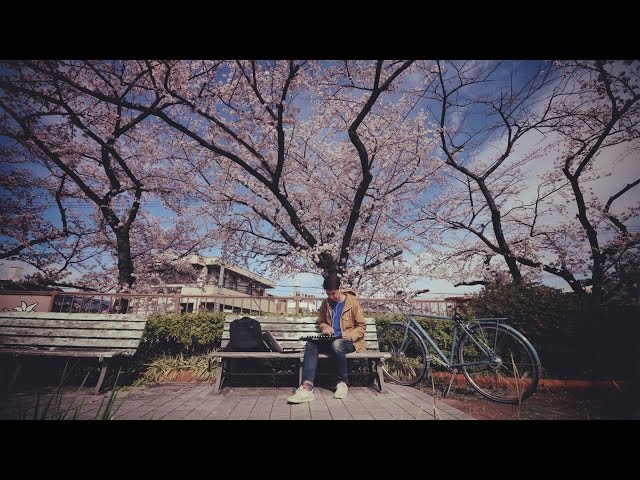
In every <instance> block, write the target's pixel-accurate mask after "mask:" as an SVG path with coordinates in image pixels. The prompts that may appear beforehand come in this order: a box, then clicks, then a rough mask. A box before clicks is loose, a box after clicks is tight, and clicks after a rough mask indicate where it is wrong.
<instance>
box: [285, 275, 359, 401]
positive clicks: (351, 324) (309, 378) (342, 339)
mask: <svg viewBox="0 0 640 480" xmlns="http://www.w3.org/2000/svg"><path fill="white" fill-rule="evenodd" d="M322 287H323V288H324V290H325V292H326V293H327V299H326V300H323V302H322V305H321V306H320V311H319V313H318V320H317V322H316V323H317V324H318V327H319V329H320V332H321V333H323V334H325V335H331V336H333V337H338V338H339V339H338V340H335V341H333V342H314V341H308V342H307V344H306V345H305V348H304V364H303V367H302V385H300V387H298V389H297V390H296V392H295V394H293V395H291V396H290V397H289V398H287V401H288V402H290V403H303V402H310V401H312V400H313V381H314V379H315V376H316V369H317V367H318V353H327V354H330V355H332V356H333V358H334V359H335V367H336V373H337V375H338V384H337V386H336V392H335V394H334V398H338V399H342V398H345V397H346V396H347V391H348V388H347V382H348V375H347V357H346V355H347V353H351V352H354V351H355V352H364V351H366V349H367V346H366V344H365V340H364V333H365V329H366V322H365V320H364V314H363V313H362V308H361V307H360V304H359V303H358V301H357V300H356V296H355V293H354V292H352V291H350V290H340V278H339V277H338V276H337V275H336V274H335V273H332V274H329V276H327V277H325V279H324V281H323V282H322ZM323 348H325V349H326V350H327V351H323V352H320V351H319V350H320V349H323Z"/></svg>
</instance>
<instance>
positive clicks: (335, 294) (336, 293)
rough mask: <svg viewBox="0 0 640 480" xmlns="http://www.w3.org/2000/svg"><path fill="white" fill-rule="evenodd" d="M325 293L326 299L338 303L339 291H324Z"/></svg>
mask: <svg viewBox="0 0 640 480" xmlns="http://www.w3.org/2000/svg"><path fill="white" fill-rule="evenodd" d="M325 292H327V298H328V299H329V300H330V301H332V302H338V301H340V298H341V295H340V290H325Z"/></svg>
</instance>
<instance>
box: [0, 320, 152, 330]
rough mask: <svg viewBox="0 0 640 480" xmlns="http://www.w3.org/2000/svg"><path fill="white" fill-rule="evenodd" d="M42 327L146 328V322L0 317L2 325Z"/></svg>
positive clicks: (0, 325)
mask: <svg viewBox="0 0 640 480" xmlns="http://www.w3.org/2000/svg"><path fill="white" fill-rule="evenodd" d="M3 326H6V327H42V326H47V327H50V328H100V329H115V330H135V331H142V330H144V328H145V326H146V324H145V323H142V322H127V321H124V320H117V321H113V322H112V321H107V320H105V321H102V322H96V321H93V320H92V321H86V320H50V319H47V320H46V321H45V320H42V319H32V318H20V317H12V318H6V317H0V327H3Z"/></svg>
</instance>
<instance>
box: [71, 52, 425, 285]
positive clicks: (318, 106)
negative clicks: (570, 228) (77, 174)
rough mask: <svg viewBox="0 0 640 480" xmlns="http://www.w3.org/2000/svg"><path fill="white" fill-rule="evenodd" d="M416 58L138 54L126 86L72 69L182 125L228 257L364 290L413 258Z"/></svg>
mask: <svg viewBox="0 0 640 480" xmlns="http://www.w3.org/2000/svg"><path fill="white" fill-rule="evenodd" d="M412 64H413V62H411V61H405V62H401V61H398V62H391V61H390V62H383V61H378V62H372V61H367V62H304V61H293V60H291V61H278V62H258V61H235V62H233V61H225V62H222V61H221V62H216V61H192V62H189V61H161V62H151V61H150V62H144V64H142V63H140V64H136V65H134V66H131V69H132V70H135V68H136V67H137V68H138V69H139V72H140V74H139V75H137V76H135V77H136V78H135V79H134V83H130V84H129V86H130V87H131V88H130V90H129V91H128V92H127V94H126V95H124V96H123V97H122V98H114V97H113V95H111V94H109V93H105V92H100V91H97V90H96V89H95V88H93V87H92V86H86V85H79V84H78V82H76V81H75V80H73V79H69V78H67V79H65V80H64V81H65V82H68V83H69V85H70V86H72V87H73V88H77V89H79V90H80V91H82V92H83V93H86V94H88V95H94V96H96V98H97V99H99V100H101V101H106V102H111V103H116V104H118V105H122V106H123V108H126V109H130V110H132V111H137V112H141V113H145V114H147V113H149V114H152V115H154V116H155V117H156V118H158V119H160V120H162V121H163V122H165V123H166V124H167V125H168V126H170V127H172V128H173V129H174V132H175V134H174V135H172V136H171V137H170V138H169V139H168V141H169V142H171V144H172V147H173V148H174V149H175V150H177V151H182V152H184V156H185V159H188V160H189V162H190V163H191V165H192V166H193V173H194V175H193V177H192V190H193V192H196V193H193V195H194V196H197V197H198V198H199V200H200V201H202V202H203V203H204V205H202V206H201V213H202V216H203V217H204V216H205V215H206V216H208V217H209V218H211V219H212V220H213V221H214V222H215V223H216V224H217V226H218V227H219V235H221V236H220V237H219V238H220V239H222V240H223V241H224V245H225V246H224V256H225V257H226V258H228V259H231V260H233V261H236V262H238V263H245V264H247V263H248V262H249V261H253V263H254V264H255V263H259V262H263V263H264V264H265V265H266V266H267V268H268V269H269V270H270V271H271V272H272V273H275V274H276V275H278V274H287V275H290V274H292V273H295V272H298V271H309V270H315V271H317V269H320V270H321V271H324V272H326V271H330V270H337V271H339V272H341V273H342V274H343V275H344V276H345V278H346V279H347V280H348V282H349V283H352V284H353V285H358V286H359V287H360V288H364V287H365V285H366V284H367V280H366V279H367V278H376V282H377V285H378V286H379V285H380V284H381V277H380V274H381V272H380V268H379V267H380V266H381V265H383V264H389V263H390V264H393V263H397V262H400V261H401V256H402V253H403V249H404V248H405V247H406V245H407V242H408V241H409V236H408V233H407V232H405V233H403V234H399V233H398V232H397V231H396V229H395V225H396V224H397V222H398V220H399V219H400V218H401V217H403V216H405V215H406V214H407V212H408V210H407V208H408V201H407V200H408V198H410V197H411V196H413V195H415V194H416V192H419V191H422V190H423V189H424V188H425V185H427V184H428V182H429V178H430V176H429V173H430V168H431V165H430V160H431V159H430V157H429V153H430V151H431V150H432V149H433V142H432V141H431V140H430V135H429V133H428V131H427V129H426V128H425V127H424V124H425V121H424V118H423V116H422V114H420V113H416V112H413V113H412V111H413V103H412V102H413V100H412V97H413V95H414V94H415V86H414V85H413V84H412V80H413V77H412V76H411V67H412ZM221 207H222V208H221ZM376 269H377V271H376ZM386 271H387V272H388V273H389V274H388V275H387V277H388V278H387V280H386V282H387V283H389V282H391V283H393V282H394V281H398V280H399V279H402V280H405V278H404V277H403V276H402V275H401V273H402V272H401V268H400V267H398V266H395V267H394V268H392V269H387V270H386ZM382 283H384V282H382ZM371 287H372V288H374V287H373V285H371Z"/></svg>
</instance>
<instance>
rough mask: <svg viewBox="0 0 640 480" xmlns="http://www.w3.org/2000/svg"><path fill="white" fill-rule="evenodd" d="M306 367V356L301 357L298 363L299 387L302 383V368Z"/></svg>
mask: <svg viewBox="0 0 640 480" xmlns="http://www.w3.org/2000/svg"><path fill="white" fill-rule="evenodd" d="M303 367H304V358H301V359H300V363H299V365H298V385H297V386H298V387H299V386H300V385H302V369H303Z"/></svg>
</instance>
